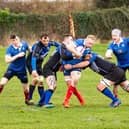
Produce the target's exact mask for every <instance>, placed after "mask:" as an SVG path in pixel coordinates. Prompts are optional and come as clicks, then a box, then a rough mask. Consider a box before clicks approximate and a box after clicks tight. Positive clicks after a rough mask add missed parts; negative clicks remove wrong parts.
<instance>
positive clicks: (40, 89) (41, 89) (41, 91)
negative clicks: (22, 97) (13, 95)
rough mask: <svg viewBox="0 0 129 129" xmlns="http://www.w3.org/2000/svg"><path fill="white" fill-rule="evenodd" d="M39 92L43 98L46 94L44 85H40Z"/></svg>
mask: <svg viewBox="0 0 129 129" xmlns="http://www.w3.org/2000/svg"><path fill="white" fill-rule="evenodd" d="M38 93H39V96H40V99H41V98H42V96H43V95H44V87H43V86H38Z"/></svg>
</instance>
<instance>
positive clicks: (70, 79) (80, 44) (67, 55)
mask: <svg viewBox="0 0 129 129" xmlns="http://www.w3.org/2000/svg"><path fill="white" fill-rule="evenodd" d="M69 38H71V39H70V40H71V42H70V43H69V44H71V45H69V46H67V47H65V46H63V45H62V46H61V48H60V51H59V52H60V55H61V59H62V64H63V66H64V65H65V64H69V63H70V64H76V63H77V62H80V58H78V56H79V55H80V56H81V54H82V53H83V51H84V50H85V48H84V46H85V40H84V39H78V40H76V41H75V42H74V41H73V38H72V37H71V36H69ZM72 44H73V45H72ZM71 47H74V49H75V50H76V51H77V52H75V51H74V49H72V50H73V51H74V53H73V52H72V53H71V52H70V51H71V50H70V49H71ZM76 54H77V55H76ZM73 59H74V60H73ZM64 77H65V82H66V84H67V86H68V89H67V92H66V96H65V98H64V102H63V106H64V107H66V108H68V107H69V100H70V98H71V96H72V94H74V95H75V96H76V97H77V99H78V100H79V102H80V104H81V105H84V104H85V101H84V98H83V97H82V95H81V94H80V93H79V91H78V90H77V84H78V81H79V79H80V77H81V69H80V68H76V69H71V70H66V69H64Z"/></svg>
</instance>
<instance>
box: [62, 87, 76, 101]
mask: <svg viewBox="0 0 129 129" xmlns="http://www.w3.org/2000/svg"><path fill="white" fill-rule="evenodd" d="M73 92H74V87H73V86H69V87H68V89H67V92H66V96H65V99H64V102H68V101H69V99H70V98H71V96H72V94H73Z"/></svg>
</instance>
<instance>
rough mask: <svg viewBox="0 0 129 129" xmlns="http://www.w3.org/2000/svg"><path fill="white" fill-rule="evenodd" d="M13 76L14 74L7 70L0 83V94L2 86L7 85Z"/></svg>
mask: <svg viewBox="0 0 129 129" xmlns="http://www.w3.org/2000/svg"><path fill="white" fill-rule="evenodd" d="M13 76H14V73H13V72H12V71H11V70H7V71H6V73H5V74H4V76H3V77H2V78H1V81H0V93H1V92H2V91H3V88H4V86H5V85H6V84H7V83H8V81H9V80H10V79H11V78H12V77H13Z"/></svg>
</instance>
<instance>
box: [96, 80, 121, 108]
mask: <svg viewBox="0 0 129 129" xmlns="http://www.w3.org/2000/svg"><path fill="white" fill-rule="evenodd" d="M112 84H114V83H113V82H111V81H109V80H107V79H105V78H103V79H102V80H101V81H100V83H99V84H98V85H97V89H98V91H100V92H101V93H102V94H103V95H105V96H106V97H108V98H110V99H111V100H112V103H111V104H110V106H112V107H117V106H119V104H120V103H121V102H120V100H119V99H118V98H116V97H115V96H114V94H113V93H112V92H111V90H110V89H109V88H108V87H109V86H110V85H112Z"/></svg>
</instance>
